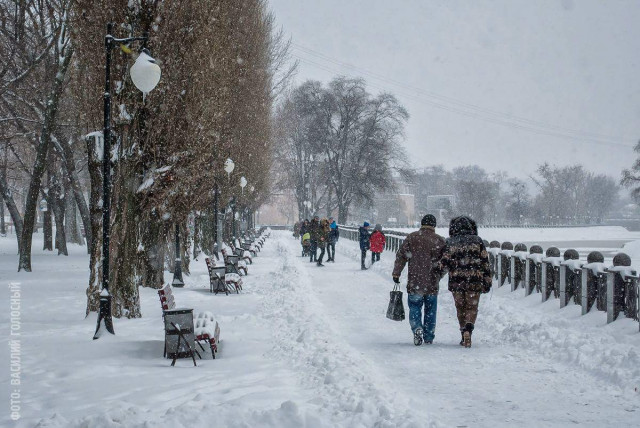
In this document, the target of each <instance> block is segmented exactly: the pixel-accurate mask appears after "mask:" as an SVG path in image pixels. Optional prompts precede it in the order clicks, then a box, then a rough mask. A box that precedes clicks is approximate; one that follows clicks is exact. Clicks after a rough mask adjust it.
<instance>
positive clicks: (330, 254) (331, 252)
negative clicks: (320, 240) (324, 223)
mask: <svg viewBox="0 0 640 428" xmlns="http://www.w3.org/2000/svg"><path fill="white" fill-rule="evenodd" d="M329 223H330V224H329V228H330V230H329V241H328V242H327V261H328V262H334V263H335V261H336V244H337V243H338V239H339V238H340V229H339V228H338V225H337V224H336V222H335V220H333V217H329Z"/></svg>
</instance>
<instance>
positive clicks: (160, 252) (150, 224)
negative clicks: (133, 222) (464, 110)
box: [138, 211, 165, 288]
mask: <svg viewBox="0 0 640 428" xmlns="http://www.w3.org/2000/svg"><path fill="white" fill-rule="evenodd" d="M142 224H143V227H142V228H141V235H142V236H141V240H142V247H141V248H139V251H138V260H139V261H140V264H141V266H140V272H141V273H142V274H141V276H140V285H141V286H142V287H150V288H162V286H163V285H164V240H165V237H164V235H163V231H164V222H163V221H162V219H160V218H158V215H157V214H156V212H155V211H154V212H152V213H151V214H150V218H149V219H148V220H146V221H144V222H142Z"/></svg>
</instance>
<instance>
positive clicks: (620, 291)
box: [606, 253, 638, 323]
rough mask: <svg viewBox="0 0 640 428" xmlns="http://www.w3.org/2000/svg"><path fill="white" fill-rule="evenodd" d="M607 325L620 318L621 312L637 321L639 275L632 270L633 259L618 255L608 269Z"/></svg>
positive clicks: (622, 254) (623, 254)
mask: <svg viewBox="0 0 640 428" xmlns="http://www.w3.org/2000/svg"><path fill="white" fill-rule="evenodd" d="M606 276H607V323H610V322H613V321H615V320H616V318H618V315H619V314H620V312H624V314H625V316H626V317H629V318H634V319H637V318H636V317H637V308H636V303H637V296H636V290H637V284H638V274H637V272H636V271H635V270H634V269H631V258H630V257H629V256H628V255H626V254H625V253H618V254H617V255H616V256H615V257H614V258H613V266H612V267H610V268H609V269H607V273H606Z"/></svg>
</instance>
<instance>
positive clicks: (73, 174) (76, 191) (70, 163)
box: [54, 137, 102, 254]
mask: <svg viewBox="0 0 640 428" xmlns="http://www.w3.org/2000/svg"><path fill="white" fill-rule="evenodd" d="M54 144H55V147H56V149H57V150H58V152H59V154H60V157H61V158H62V166H63V168H64V170H65V173H66V177H67V179H68V180H69V182H70V185H71V189H72V190H73V197H74V199H75V202H76V206H77V207H78V211H80V218H81V219H82V225H83V226H84V234H85V237H86V240H87V251H88V252H89V254H91V240H92V239H93V233H92V221H91V213H90V212H89V208H88V207H87V202H86V201H85V199H84V194H83V193H82V188H81V187H80V182H79V180H78V173H77V171H76V164H75V161H74V158H73V151H72V150H71V146H70V145H69V143H68V142H65V140H64V139H62V138H60V137H58V138H56V139H55V140H54ZM90 144H93V142H91V143H90ZM99 167H100V165H98V168H99ZM101 183H102V180H100V185H102V184H101Z"/></svg>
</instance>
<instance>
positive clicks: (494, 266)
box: [487, 241, 500, 279]
mask: <svg viewBox="0 0 640 428" xmlns="http://www.w3.org/2000/svg"><path fill="white" fill-rule="evenodd" d="M487 252H488V253H489V264H490V265H491V276H492V277H493V279H498V260H499V257H498V254H499V253H500V243H499V242H498V241H491V242H490V243H489V248H488V249H487Z"/></svg>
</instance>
